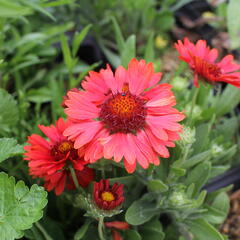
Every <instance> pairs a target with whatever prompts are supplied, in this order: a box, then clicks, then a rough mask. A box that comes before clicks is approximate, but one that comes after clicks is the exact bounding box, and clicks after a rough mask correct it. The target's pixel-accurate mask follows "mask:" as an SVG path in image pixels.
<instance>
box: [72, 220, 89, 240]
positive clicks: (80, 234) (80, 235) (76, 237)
mask: <svg viewBox="0 0 240 240" xmlns="http://www.w3.org/2000/svg"><path fill="white" fill-rule="evenodd" d="M91 222H92V221H91V220H89V219H88V220H87V221H86V222H85V223H84V224H83V225H82V226H81V227H80V228H79V229H78V230H77V232H76V233H75V235H74V240H80V239H82V238H83V237H84V236H85V234H86V232H87V230H88V228H89V225H90V224H91Z"/></svg>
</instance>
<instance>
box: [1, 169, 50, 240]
mask: <svg viewBox="0 0 240 240" xmlns="http://www.w3.org/2000/svg"><path fill="white" fill-rule="evenodd" d="M0 188H1V192H0V199H1V201H0V202H1V207H0V209H1V213H0V215H1V225H0V232H1V238H2V240H13V239H15V238H20V237H22V236H23V230H25V229H28V228H31V226H32V224H33V223H34V222H36V221H38V220H39V219H40V218H41V217H42V214H43V212H42V209H43V208H44V207H45V206H46V204H47V199H46V197H47V193H46V192H45V191H44V190H43V188H42V187H39V186H37V185H36V184H35V185H33V186H32V187H31V188H30V189H29V188H28V187H27V186H25V184H24V182H23V181H19V182H17V184H16V185H15V179H14V178H13V177H10V178H9V177H8V175H7V174H6V173H0Z"/></svg>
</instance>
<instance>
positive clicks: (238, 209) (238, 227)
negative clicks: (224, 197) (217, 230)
mask: <svg viewBox="0 0 240 240" xmlns="http://www.w3.org/2000/svg"><path fill="white" fill-rule="evenodd" d="M230 201H231V208H230V211H229V214H228V217H227V219H226V221H225V223H224V224H223V226H222V228H221V232H222V233H223V234H225V235H227V236H228V237H229V240H240V190H238V191H236V192H234V193H233V194H231V196H230Z"/></svg>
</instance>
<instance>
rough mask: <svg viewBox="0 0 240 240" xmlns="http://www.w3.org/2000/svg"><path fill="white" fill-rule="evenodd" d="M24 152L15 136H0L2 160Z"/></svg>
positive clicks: (0, 160)
mask: <svg viewBox="0 0 240 240" xmlns="http://www.w3.org/2000/svg"><path fill="white" fill-rule="evenodd" d="M23 152H24V150H23V147H22V146H21V145H19V144H17V141H16V140H15V139H14V138H0V162H2V161H4V160H6V159H7V158H9V157H13V156H15V155H18V154H22V153H23Z"/></svg>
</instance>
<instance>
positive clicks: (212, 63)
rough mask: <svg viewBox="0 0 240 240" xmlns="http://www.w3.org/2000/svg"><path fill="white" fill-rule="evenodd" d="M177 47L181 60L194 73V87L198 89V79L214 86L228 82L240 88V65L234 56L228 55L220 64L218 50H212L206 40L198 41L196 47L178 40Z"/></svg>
mask: <svg viewBox="0 0 240 240" xmlns="http://www.w3.org/2000/svg"><path fill="white" fill-rule="evenodd" d="M175 47H176V49H177V50H178V52H179V54H180V57H179V58H180V59H181V60H183V61H185V62H187V63H188V65H189V66H190V68H191V69H192V70H193V71H194V85H195V86H197V87H198V78H199V76H200V77H202V78H203V79H204V80H205V81H207V82H209V83H211V84H214V83H216V82H226V83H230V84H232V85H234V86H235V87H240V72H236V71H237V70H239V69H240V65H239V64H236V63H234V62H233V56H232V55H227V56H225V57H224V58H223V59H222V60H221V61H220V62H216V59H217V57H218V51H217V49H215V48H213V49H210V48H209V47H208V46H207V43H206V41H205V40H198V41H197V43H196V45H194V44H193V43H192V42H190V41H189V40H188V38H185V39H184V41H183V42H182V41H181V40H178V42H177V43H175Z"/></svg>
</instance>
